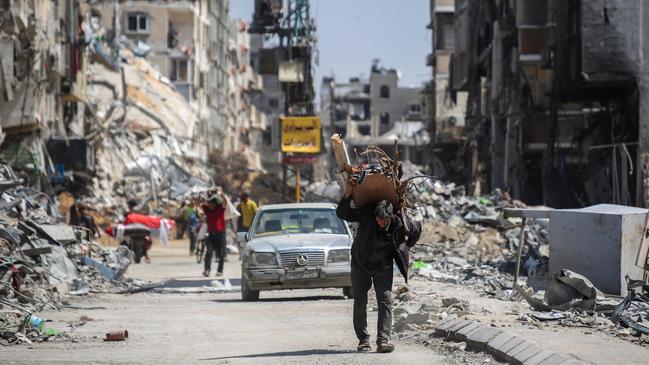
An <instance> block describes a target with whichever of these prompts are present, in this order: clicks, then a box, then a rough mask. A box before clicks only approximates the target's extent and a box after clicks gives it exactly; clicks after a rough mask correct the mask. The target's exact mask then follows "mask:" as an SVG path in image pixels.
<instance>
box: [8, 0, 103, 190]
mask: <svg viewBox="0 0 649 365" xmlns="http://www.w3.org/2000/svg"><path fill="white" fill-rule="evenodd" d="M88 14H89V7H88V1H75V0H62V1H9V0H4V1H0V125H1V127H2V131H1V133H0V158H1V159H2V160H3V161H4V162H6V163H9V164H10V165H11V166H12V167H13V168H14V169H15V170H16V172H17V173H18V174H19V175H20V177H21V178H23V179H24V181H25V184H26V185H28V186H31V187H34V188H37V189H39V190H47V189H48V188H49V186H50V184H49V181H48V179H49V176H50V175H52V174H53V172H54V170H55V166H54V165H53V164H52V160H51V159H50V156H49V155H48V151H47V150H48V144H54V145H56V144H57V143H58V141H59V140H60V139H61V138H65V137H66V136H82V135H83V134H84V114H85V111H84V110H85V104H84V102H83V100H84V99H85V95H84V94H85V83H86V77H85V71H86V69H87V66H88V44H89V43H90V41H91V39H90V38H91V36H92V32H91V31H89V24H88ZM78 142H79V143H80V145H81V146H80V147H81V149H80V150H81V151H87V148H86V147H87V146H86V144H85V142H84V141H83V140H81V141H78ZM80 160H81V163H82V165H83V166H81V168H82V169H84V170H91V169H92V167H91V166H90V164H91V162H92V156H91V154H90V153H88V155H86V156H82V158H81V159H80Z"/></svg>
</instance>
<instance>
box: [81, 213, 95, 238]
mask: <svg viewBox="0 0 649 365" xmlns="http://www.w3.org/2000/svg"><path fill="white" fill-rule="evenodd" d="M79 213H80V215H81V217H80V224H79V225H80V226H81V227H85V228H86V229H87V230H89V231H90V232H92V236H93V237H98V236H99V228H97V225H96V224H95V219H94V218H93V217H92V215H90V210H89V209H88V207H86V206H85V205H79Z"/></svg>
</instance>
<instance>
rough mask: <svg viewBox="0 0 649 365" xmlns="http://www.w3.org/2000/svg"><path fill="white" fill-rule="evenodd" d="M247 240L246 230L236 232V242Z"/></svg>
mask: <svg viewBox="0 0 649 365" xmlns="http://www.w3.org/2000/svg"><path fill="white" fill-rule="evenodd" d="M247 241H248V232H237V242H239V243H242V242H247Z"/></svg>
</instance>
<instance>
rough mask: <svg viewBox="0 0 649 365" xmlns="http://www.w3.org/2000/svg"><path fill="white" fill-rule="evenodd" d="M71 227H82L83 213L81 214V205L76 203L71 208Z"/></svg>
mask: <svg viewBox="0 0 649 365" xmlns="http://www.w3.org/2000/svg"><path fill="white" fill-rule="evenodd" d="M70 225H71V226H80V225H81V213H80V212H79V204H77V203H76V202H75V203H74V204H72V206H70Z"/></svg>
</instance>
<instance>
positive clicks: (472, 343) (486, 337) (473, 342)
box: [466, 326, 503, 351]
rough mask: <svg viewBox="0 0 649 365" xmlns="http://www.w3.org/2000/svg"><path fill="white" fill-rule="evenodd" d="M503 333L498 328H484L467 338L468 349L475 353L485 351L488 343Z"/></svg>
mask: <svg viewBox="0 0 649 365" xmlns="http://www.w3.org/2000/svg"><path fill="white" fill-rule="evenodd" d="M501 333H503V332H502V331H501V330H499V329H497V328H494V327H489V326H483V327H482V328H480V329H478V330H477V331H474V332H471V333H469V334H468V335H467V336H466V344H467V347H468V348H469V349H471V350H473V351H483V350H484V349H485V348H486V347H487V342H489V341H491V340H493V339H494V338H496V336H498V335H500V334H501Z"/></svg>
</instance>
